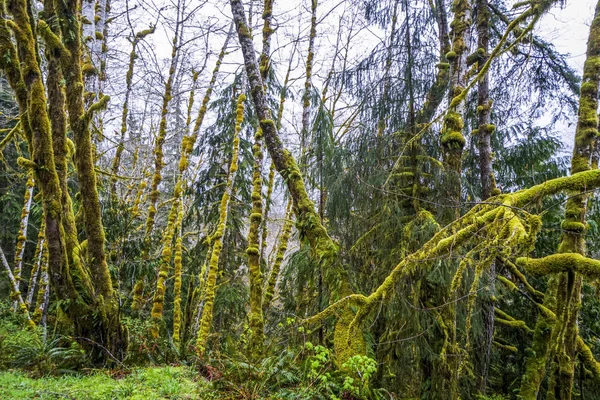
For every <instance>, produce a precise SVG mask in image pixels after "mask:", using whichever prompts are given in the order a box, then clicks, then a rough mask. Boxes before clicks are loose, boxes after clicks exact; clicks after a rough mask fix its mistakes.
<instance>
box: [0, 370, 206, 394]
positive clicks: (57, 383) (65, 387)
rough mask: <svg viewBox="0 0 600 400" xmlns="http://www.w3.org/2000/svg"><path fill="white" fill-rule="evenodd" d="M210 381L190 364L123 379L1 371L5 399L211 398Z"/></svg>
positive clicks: (135, 373)
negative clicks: (37, 377)
mask: <svg viewBox="0 0 600 400" xmlns="http://www.w3.org/2000/svg"><path fill="white" fill-rule="evenodd" d="M209 385H210V384H209V383H208V382H206V381H205V380H204V379H202V378H201V377H199V376H198V374H197V373H196V372H195V371H193V370H192V369H190V368H188V367H170V366H169V367H156V368H140V369H136V370H133V372H132V373H131V374H129V375H127V376H125V377H123V378H120V379H115V378H113V377H111V376H109V375H108V374H107V373H106V371H99V372H95V373H92V374H90V375H68V376H62V377H43V378H39V379H34V378H30V377H29V376H27V375H26V374H25V373H23V372H16V371H9V372H6V371H5V372H0V398H1V399H82V400H83V399H85V400H105V399H139V400H150V399H210V398H212V396H211V392H212V390H210V388H209Z"/></svg>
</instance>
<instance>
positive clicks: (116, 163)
mask: <svg viewBox="0 0 600 400" xmlns="http://www.w3.org/2000/svg"><path fill="white" fill-rule="evenodd" d="M104 1H108V0H104ZM154 29H155V28H154V27H152V28H150V29H146V30H143V31H140V32H138V33H136V34H135V36H134V38H133V40H132V42H131V52H130V53H129V66H128V67H127V74H126V75H125V100H124V101H123V107H122V111H121V132H120V133H121V136H120V137H119V144H118V145H117V151H116V153H115V158H114V159H113V163H112V166H111V173H112V177H111V186H110V190H111V194H112V196H113V197H115V196H116V189H117V180H118V177H117V175H118V174H119V168H120V166H121V157H122V154H123V150H125V134H126V133H127V117H128V115H129V97H130V96H131V91H132V89H133V72H134V68H135V60H137V58H138V55H137V53H136V49H137V45H138V43H139V42H140V41H141V40H143V39H144V38H145V37H146V36H148V35H151V34H152V33H154Z"/></svg>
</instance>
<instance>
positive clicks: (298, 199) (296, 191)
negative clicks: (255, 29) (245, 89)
mask: <svg viewBox="0 0 600 400" xmlns="http://www.w3.org/2000/svg"><path fill="white" fill-rule="evenodd" d="M230 5H231V10H232V13H233V17H234V21H235V24H236V27H237V33H238V38H239V41H240V45H241V47H242V53H243V55H244V61H245V67H246V73H247V75H248V80H249V83H250V88H251V93H252V100H253V102H254V106H255V108H256V113H257V115H258V118H259V121H260V125H261V128H262V131H263V135H264V138H265V144H266V147H267V149H268V150H269V154H270V155H271V159H272V160H273V163H274V164H275V168H276V169H277V171H278V172H279V173H280V174H281V176H282V177H283V178H284V181H285V182H286V184H287V187H288V190H289V192H290V194H291V196H292V198H293V201H294V212H295V214H296V217H297V221H298V227H299V230H300V233H301V237H303V238H304V239H306V240H307V241H308V242H309V243H310V245H311V247H312V249H313V251H314V252H315V255H316V257H317V259H318V260H319V261H320V262H321V263H322V264H323V267H324V268H325V270H326V271H327V272H326V273H327V274H339V273H340V271H337V269H336V268H335V267H334V266H333V264H334V260H335V259H336V258H337V254H338V251H339V250H338V246H337V245H336V244H335V243H334V241H333V240H332V239H331V237H329V234H328V233H327V230H326V229H325V227H324V226H323V225H322V224H321V223H320V221H319V216H318V214H317V213H316V211H315V207H314V204H313V202H312V201H311V200H310V198H309V197H308V193H307V191H306V187H305V185H304V181H303V178H302V174H301V172H300V170H299V168H298V165H297V163H296V160H295V158H294V157H293V156H292V154H291V153H290V152H289V151H288V150H287V149H285V148H284V147H283V144H282V143H281V139H280V138H279V135H278V132H277V127H276V125H275V122H274V121H273V120H272V119H271V113H270V111H269V108H268V107H267V101H266V95H265V91H264V87H263V83H262V79H261V76H260V73H259V68H258V64H257V62H256V58H255V55H254V43H253V42H252V37H251V36H250V35H249V32H248V27H247V24H246V16H245V14H244V6H243V5H242V2H241V1H240V0H231V1H230ZM331 278H332V279H331V281H334V280H335V279H334V278H333V277H331Z"/></svg>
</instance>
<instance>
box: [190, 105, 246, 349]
mask: <svg viewBox="0 0 600 400" xmlns="http://www.w3.org/2000/svg"><path fill="white" fill-rule="evenodd" d="M245 100H246V96H245V95H243V94H241V95H240V96H239V97H238V100H237V107H236V120H235V130H234V135H233V151H232V156H231V164H230V165H229V172H228V174H227V182H226V184H225V192H224V193H223V197H222V198H221V205H220V207H219V225H218V226H217V230H216V232H215V233H214V235H212V237H211V240H212V242H213V243H212V250H211V256H210V262H209V266H208V279H207V281H206V289H205V295H204V301H205V302H204V307H203V308H202V317H201V319H200V329H199V331H198V337H197V339H196V354H198V356H199V357H203V356H204V354H205V352H206V344H207V341H208V335H209V333H210V328H211V326H212V319H213V307H214V300H215V289H216V284H217V274H218V272H219V257H220V256H221V250H222V249H223V236H224V234H225V228H226V226H227V216H228V214H229V202H230V199H231V195H232V193H233V182H234V178H235V174H236V172H237V169H238V155H239V148H240V137H239V134H240V131H241V130H242V122H243V120H244V101H245Z"/></svg>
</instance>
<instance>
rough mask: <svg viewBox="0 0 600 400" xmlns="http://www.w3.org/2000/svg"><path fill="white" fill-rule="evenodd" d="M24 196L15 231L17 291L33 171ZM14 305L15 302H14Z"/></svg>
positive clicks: (29, 209)
mask: <svg viewBox="0 0 600 400" xmlns="http://www.w3.org/2000/svg"><path fill="white" fill-rule="evenodd" d="M25 186H26V189H25V196H24V199H25V200H24V203H25V204H24V205H23V210H22V211H21V223H20V224H19V232H18V233H17V245H16V248H15V269H14V274H15V279H16V281H17V291H20V288H21V273H22V271H23V254H24V253H25V242H27V227H28V226H29V215H30V211H31V203H32V201H33V188H34V186H35V185H34V180H33V173H32V172H31V171H30V172H29V178H28V179H27V183H26V185H25ZM15 305H16V304H15Z"/></svg>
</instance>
